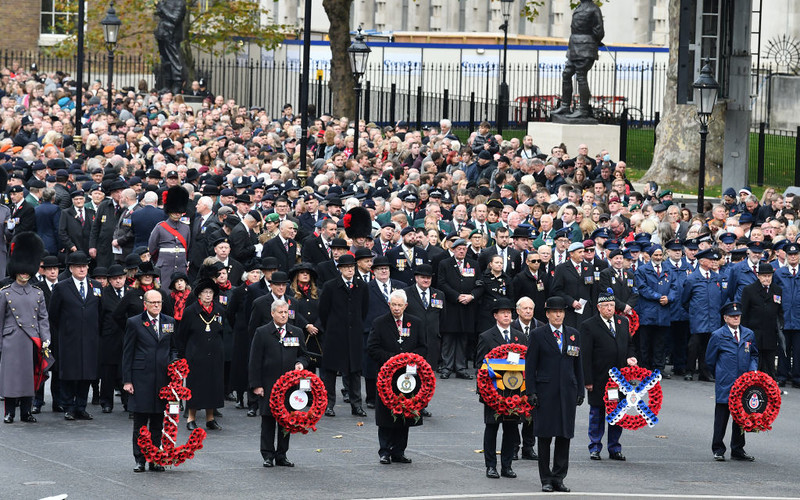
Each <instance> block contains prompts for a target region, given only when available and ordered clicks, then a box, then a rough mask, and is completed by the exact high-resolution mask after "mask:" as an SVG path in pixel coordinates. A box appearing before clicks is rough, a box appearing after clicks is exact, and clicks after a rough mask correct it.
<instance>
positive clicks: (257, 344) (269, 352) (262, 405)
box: [248, 321, 309, 415]
mask: <svg viewBox="0 0 800 500" xmlns="http://www.w3.org/2000/svg"><path fill="white" fill-rule="evenodd" d="M285 328H286V335H285V336H284V342H281V339H280V336H279V334H278V328H277V327H276V326H275V322H274V321H270V322H269V323H267V324H266V325H264V326H262V327H259V328H258V329H257V330H256V331H255V335H254V336H253V343H252V344H251V345H250V360H249V363H248V364H249V370H248V372H249V386H250V388H251V389H255V388H257V387H262V388H264V397H260V398H258V399H259V401H258V406H259V409H260V410H261V413H262V414H263V415H266V414H268V412H269V411H270V409H269V398H270V395H271V394H272V387H273V386H274V385H275V382H277V381H278V379H279V378H280V377H281V376H282V375H283V374H284V373H286V372H289V371H292V370H294V366H295V364H297V363H300V364H302V365H303V368H304V369H305V368H307V367H308V365H309V359H308V353H307V351H306V337H305V334H304V333H303V331H302V330H301V329H299V328H297V327H295V326H292V325H289V324H287V325H286V326H285ZM290 338H296V339H297V345H291V346H290V345H286V344H289V343H290V342H289V341H288V340H287V339H290ZM292 343H293V342H292Z"/></svg>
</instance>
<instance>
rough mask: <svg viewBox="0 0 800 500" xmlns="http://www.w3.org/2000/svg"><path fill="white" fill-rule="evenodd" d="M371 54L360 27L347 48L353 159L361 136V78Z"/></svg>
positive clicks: (357, 150)
mask: <svg viewBox="0 0 800 500" xmlns="http://www.w3.org/2000/svg"><path fill="white" fill-rule="evenodd" d="M370 52H372V49H371V48H369V46H367V44H366V43H365V42H364V35H362V34H361V26H359V27H358V33H356V39H355V40H353V42H352V43H351V44H350V46H349V47H347V55H348V56H350V70H351V71H352V72H353V79H354V80H355V81H356V87H355V90H356V109H355V127H354V134H355V144H354V145H355V152H354V153H353V156H354V157H355V156H356V155H358V152H359V151H360V150H359V147H358V143H359V139H360V138H361V134H360V133H359V131H358V128H359V121H360V119H359V109H358V107H359V103H360V102H361V77H362V76H364V73H366V71H367V59H369V53H370Z"/></svg>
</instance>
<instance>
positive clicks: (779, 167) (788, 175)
mask: <svg viewBox="0 0 800 500" xmlns="http://www.w3.org/2000/svg"><path fill="white" fill-rule="evenodd" d="M798 135H800V127H798V128H797V130H793V131H784V130H768V129H767V127H766V124H765V123H763V122H762V123H761V124H759V127H758V129H756V130H755V131H753V132H751V133H750V155H749V160H750V161H749V163H750V168H749V172H748V173H749V175H748V177H749V181H750V183H751V185H757V186H764V185H768V186H776V187H779V188H784V187H786V186H800V151H798V147H800V142H798V140H797V137H798Z"/></svg>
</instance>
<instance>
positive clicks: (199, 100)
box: [182, 94, 204, 116]
mask: <svg viewBox="0 0 800 500" xmlns="http://www.w3.org/2000/svg"><path fill="white" fill-rule="evenodd" d="M182 97H183V101H184V102H185V103H186V105H187V106H189V107H190V108H192V111H194V114H195V116H197V113H198V112H200V110H201V109H203V99H204V97H200V96H193V95H187V94H182Z"/></svg>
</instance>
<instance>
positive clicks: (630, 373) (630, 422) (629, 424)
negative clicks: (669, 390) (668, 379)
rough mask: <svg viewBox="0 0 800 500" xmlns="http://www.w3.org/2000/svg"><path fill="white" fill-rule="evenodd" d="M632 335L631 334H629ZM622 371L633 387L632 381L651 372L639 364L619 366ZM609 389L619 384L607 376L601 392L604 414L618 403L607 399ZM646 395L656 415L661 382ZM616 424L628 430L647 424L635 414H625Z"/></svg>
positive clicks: (661, 394) (617, 387)
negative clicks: (603, 391)
mask: <svg viewBox="0 0 800 500" xmlns="http://www.w3.org/2000/svg"><path fill="white" fill-rule="evenodd" d="M631 335H632V334H631ZM619 371H620V372H621V373H622V376H623V377H625V380H627V381H628V382H630V383H631V385H633V386H634V387H635V386H636V383H638V382H634V381H641V380H644V379H645V378H647V377H649V376H650V374H651V373H652V372H651V371H650V370H648V369H647V368H642V367H640V366H626V367H625V368H620V370H619ZM610 389H617V390H619V386H618V385H617V383H616V382H614V379H612V378H609V379H608V382H607V383H606V389H605V393H604V394H603V402H604V403H605V405H606V415H608V414H610V413H611V412H613V411H614V410H615V409H616V408H617V405H618V404H619V400H609V399H608V391H609V390H610ZM647 397H648V399H649V401H648V403H647V406H648V408H649V409H650V411H651V412H653V413H654V414H655V415H658V412H659V411H661V404H662V403H663V402H664V393H663V392H662V391H661V382H659V383H657V384H656V385H654V386H653V387H651V388H650V390H649V391H647ZM620 398H621V399H624V396H623V395H622V394H620ZM617 425H618V426H620V427H622V428H623V429H628V430H630V431H635V430H636V429H641V428H642V427H644V426H646V425H647V421H646V420H645V419H644V417H642V416H641V415H639V414H638V413H636V414H630V413H629V414H627V415H625V416H624V417H622V419H621V420H620V421H619V422H617Z"/></svg>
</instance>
